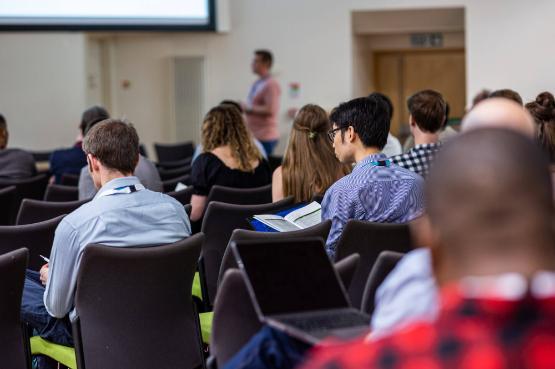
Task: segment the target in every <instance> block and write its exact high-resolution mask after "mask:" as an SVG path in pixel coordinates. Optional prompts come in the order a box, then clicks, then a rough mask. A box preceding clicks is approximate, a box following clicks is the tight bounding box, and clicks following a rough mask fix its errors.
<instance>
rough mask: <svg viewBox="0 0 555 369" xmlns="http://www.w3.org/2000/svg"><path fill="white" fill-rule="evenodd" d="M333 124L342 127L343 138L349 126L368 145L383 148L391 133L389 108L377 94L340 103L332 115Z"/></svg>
mask: <svg viewBox="0 0 555 369" xmlns="http://www.w3.org/2000/svg"><path fill="white" fill-rule="evenodd" d="M330 121H331V122H332V124H334V125H336V126H337V127H338V128H341V139H343V137H344V133H345V130H346V129H347V128H349V126H351V127H353V129H354V131H355V132H356V133H357V134H358V136H359V137H360V140H361V141H362V144H363V145H364V146H366V147H377V148H379V149H380V150H381V149H383V147H384V146H385V144H386V143H387V135H388V134H389V126H390V124H391V120H390V119H389V109H388V108H387V104H386V103H385V102H384V101H383V99H381V98H379V97H377V96H372V95H371V96H369V97H359V98H357V99H353V100H350V101H348V102H346V103H342V104H340V105H339V106H338V107H336V108H335V109H334V110H333V111H332V113H331V115H330Z"/></svg>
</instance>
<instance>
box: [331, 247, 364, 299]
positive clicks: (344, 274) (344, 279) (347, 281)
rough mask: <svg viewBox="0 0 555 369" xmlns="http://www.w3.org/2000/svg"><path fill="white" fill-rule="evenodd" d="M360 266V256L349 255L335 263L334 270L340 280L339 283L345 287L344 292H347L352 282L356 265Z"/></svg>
mask: <svg viewBox="0 0 555 369" xmlns="http://www.w3.org/2000/svg"><path fill="white" fill-rule="evenodd" d="M359 264H360V255H359V254H351V255H349V256H347V257H346V258H344V259H341V260H339V261H338V262H337V263H335V269H337V274H339V278H340V279H341V283H343V286H344V287H345V290H347V291H348V290H349V287H350V286H351V282H352V281H353V276H354V275H355V273H356V271H357V268H358V265H359Z"/></svg>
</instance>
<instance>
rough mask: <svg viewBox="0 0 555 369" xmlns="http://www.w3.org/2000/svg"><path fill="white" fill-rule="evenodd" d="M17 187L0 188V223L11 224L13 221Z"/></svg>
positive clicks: (15, 210)
mask: <svg viewBox="0 0 555 369" xmlns="http://www.w3.org/2000/svg"><path fill="white" fill-rule="evenodd" d="M16 200H17V189H16V188H15V186H9V187H6V188H2V189H0V209H2V210H0V225H11V224H13V223H14V219H15V214H16V212H17V209H16V208H15V206H16Z"/></svg>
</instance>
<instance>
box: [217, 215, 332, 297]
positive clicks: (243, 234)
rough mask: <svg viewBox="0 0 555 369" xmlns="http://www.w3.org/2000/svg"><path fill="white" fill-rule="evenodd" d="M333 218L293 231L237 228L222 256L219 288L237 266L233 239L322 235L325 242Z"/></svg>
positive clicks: (269, 239) (272, 239)
mask: <svg viewBox="0 0 555 369" xmlns="http://www.w3.org/2000/svg"><path fill="white" fill-rule="evenodd" d="M330 228H331V220H325V221H323V222H322V223H320V224H316V225H315V226H312V227H310V228H306V229H302V230H299V231H292V232H256V231H249V230H246V229H236V230H234V231H233V233H232V234H231V237H230V238H229V242H228V245H227V247H226V249H225V252H224V256H223V258H222V264H221V266H220V273H219V276H218V288H219V286H220V282H221V281H222V278H223V276H224V274H225V272H226V271H227V270H228V269H230V268H237V262H236V261H235V257H234V256H233V252H232V251H231V247H229V244H231V242H233V241H245V240H267V241H276V240H283V239H293V238H304V237H320V238H322V240H324V242H325V241H326V239H327V238H328V234H329V233H330Z"/></svg>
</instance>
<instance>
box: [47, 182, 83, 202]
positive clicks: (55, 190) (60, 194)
mask: <svg viewBox="0 0 555 369" xmlns="http://www.w3.org/2000/svg"><path fill="white" fill-rule="evenodd" d="M77 200H79V189H78V188H77V187H75V186H64V185H57V184H50V185H48V187H46V192H45V193H44V201H77Z"/></svg>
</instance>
